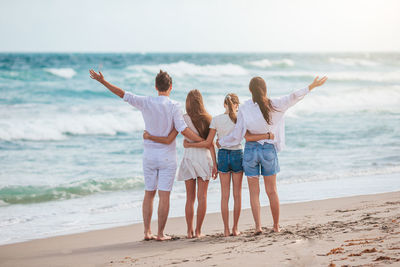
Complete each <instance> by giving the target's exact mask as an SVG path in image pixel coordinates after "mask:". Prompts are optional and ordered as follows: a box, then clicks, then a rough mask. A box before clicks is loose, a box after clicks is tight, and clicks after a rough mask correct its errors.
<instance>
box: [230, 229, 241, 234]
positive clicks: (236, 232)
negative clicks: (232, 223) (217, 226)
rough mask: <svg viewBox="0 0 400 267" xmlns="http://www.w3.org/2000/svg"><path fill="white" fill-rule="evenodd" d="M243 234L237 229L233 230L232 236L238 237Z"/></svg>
mask: <svg viewBox="0 0 400 267" xmlns="http://www.w3.org/2000/svg"><path fill="white" fill-rule="evenodd" d="M240 234H241V233H240V232H239V231H238V229H237V228H232V235H233V236H238V235H240Z"/></svg>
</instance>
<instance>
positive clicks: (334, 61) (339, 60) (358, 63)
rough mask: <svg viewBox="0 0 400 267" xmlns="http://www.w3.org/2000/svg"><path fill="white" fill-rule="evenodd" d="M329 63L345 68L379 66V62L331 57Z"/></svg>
mask: <svg viewBox="0 0 400 267" xmlns="http://www.w3.org/2000/svg"><path fill="white" fill-rule="evenodd" d="M329 62H330V63H332V64H339V65H344V66H367V67H372V66H377V65H379V63H378V62H375V61H371V60H367V59H360V58H336V57H330V58H329Z"/></svg>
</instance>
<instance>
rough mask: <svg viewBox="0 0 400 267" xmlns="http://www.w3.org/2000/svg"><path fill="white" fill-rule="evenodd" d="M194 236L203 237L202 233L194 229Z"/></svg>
mask: <svg viewBox="0 0 400 267" xmlns="http://www.w3.org/2000/svg"><path fill="white" fill-rule="evenodd" d="M194 237H196V238H202V237H204V235H202V234H201V232H200V231H198V230H196V235H195V236H194Z"/></svg>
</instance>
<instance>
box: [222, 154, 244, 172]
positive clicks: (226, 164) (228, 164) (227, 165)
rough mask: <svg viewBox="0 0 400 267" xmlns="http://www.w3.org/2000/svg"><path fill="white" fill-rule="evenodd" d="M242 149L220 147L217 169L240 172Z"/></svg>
mask: <svg viewBox="0 0 400 267" xmlns="http://www.w3.org/2000/svg"><path fill="white" fill-rule="evenodd" d="M242 161H243V151H242V150H241V149H238V150H229V149H220V150H219V151H218V171H219V172H222V173H228V172H242V171H243V166H242Z"/></svg>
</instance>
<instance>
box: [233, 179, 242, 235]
mask: <svg viewBox="0 0 400 267" xmlns="http://www.w3.org/2000/svg"><path fill="white" fill-rule="evenodd" d="M232 180H233V200H234V206H233V228H232V234H233V235H234V236H237V235H239V234H240V232H239V231H238V223H239V217H240V211H241V210H242V181H243V172H239V173H234V172H233V173H232Z"/></svg>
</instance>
